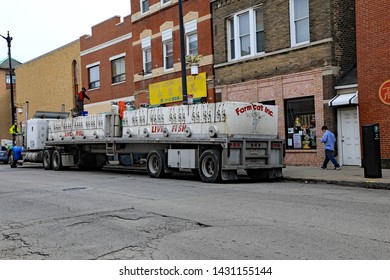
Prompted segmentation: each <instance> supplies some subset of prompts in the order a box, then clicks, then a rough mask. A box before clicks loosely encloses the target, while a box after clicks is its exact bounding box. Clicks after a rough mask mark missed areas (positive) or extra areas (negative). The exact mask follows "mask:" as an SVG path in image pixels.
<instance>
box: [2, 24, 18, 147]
mask: <svg viewBox="0 0 390 280" xmlns="http://www.w3.org/2000/svg"><path fill="white" fill-rule="evenodd" d="M0 36H1V37H3V38H4V39H5V40H6V41H7V44H8V63H9V78H10V81H9V84H10V87H11V126H13V125H14V124H15V104H14V85H13V81H12V57H11V41H12V37H10V36H9V31H8V35H7V37H4V36H3V35H0ZM12 144H13V145H15V134H12Z"/></svg>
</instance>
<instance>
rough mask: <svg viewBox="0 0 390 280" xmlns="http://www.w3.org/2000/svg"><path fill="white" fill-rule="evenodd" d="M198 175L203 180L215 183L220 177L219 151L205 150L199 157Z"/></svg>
mask: <svg viewBox="0 0 390 280" xmlns="http://www.w3.org/2000/svg"><path fill="white" fill-rule="evenodd" d="M199 176H200V178H201V179H202V181H203V182H206V183H215V182H217V181H219V180H220V179H221V152H220V151H218V150H214V149H211V150H206V151H204V152H203V153H202V155H201V156H200V159H199Z"/></svg>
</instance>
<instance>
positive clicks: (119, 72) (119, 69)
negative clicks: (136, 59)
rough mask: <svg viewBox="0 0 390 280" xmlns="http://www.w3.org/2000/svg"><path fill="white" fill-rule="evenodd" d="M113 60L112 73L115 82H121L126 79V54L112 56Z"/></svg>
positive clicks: (112, 80)
mask: <svg viewBox="0 0 390 280" xmlns="http://www.w3.org/2000/svg"><path fill="white" fill-rule="evenodd" d="M110 60H111V73H112V79H111V82H112V83H113V84H115V83H120V82H123V81H125V80H126V69H125V56H124V54H121V55H118V56H116V57H112V58H110Z"/></svg>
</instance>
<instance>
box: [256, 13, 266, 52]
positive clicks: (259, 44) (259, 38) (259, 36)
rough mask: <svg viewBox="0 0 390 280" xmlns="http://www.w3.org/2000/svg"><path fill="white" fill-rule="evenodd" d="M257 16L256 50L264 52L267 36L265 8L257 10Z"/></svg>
mask: <svg viewBox="0 0 390 280" xmlns="http://www.w3.org/2000/svg"><path fill="white" fill-rule="evenodd" d="M255 17H256V52H258V53H260V52H264V50H265V48H264V46H265V36H264V17H263V10H262V9H256V10H255Z"/></svg>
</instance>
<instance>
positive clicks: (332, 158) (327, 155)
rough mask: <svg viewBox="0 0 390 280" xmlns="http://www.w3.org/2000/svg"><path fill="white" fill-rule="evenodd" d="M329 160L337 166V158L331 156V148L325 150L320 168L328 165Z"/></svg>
mask: <svg viewBox="0 0 390 280" xmlns="http://www.w3.org/2000/svg"><path fill="white" fill-rule="evenodd" d="M329 160H330V161H331V162H332V163H333V165H334V167H339V166H340V165H339V164H338V162H337V160H336V159H335V158H334V156H333V151H331V150H325V160H324V163H323V164H322V168H326V167H327V166H328V162H329Z"/></svg>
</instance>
